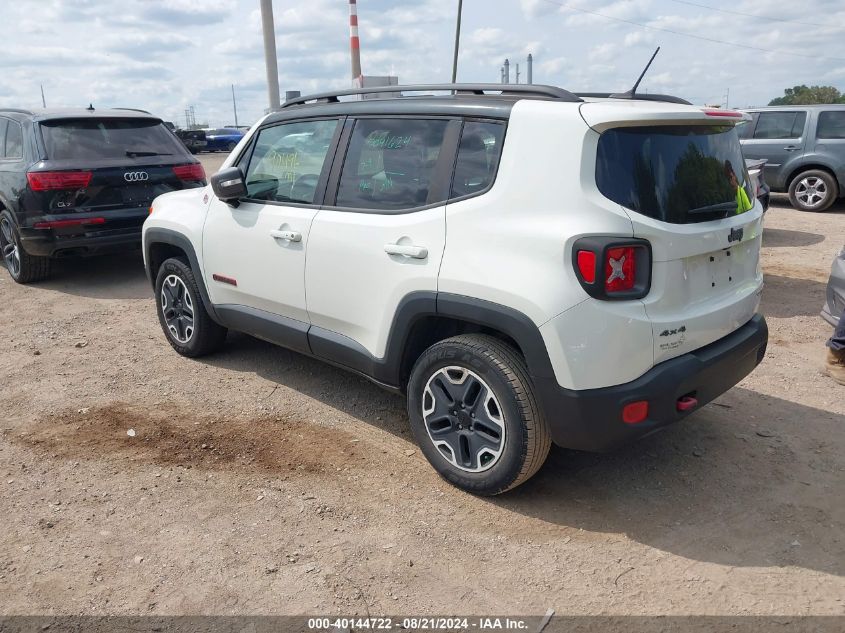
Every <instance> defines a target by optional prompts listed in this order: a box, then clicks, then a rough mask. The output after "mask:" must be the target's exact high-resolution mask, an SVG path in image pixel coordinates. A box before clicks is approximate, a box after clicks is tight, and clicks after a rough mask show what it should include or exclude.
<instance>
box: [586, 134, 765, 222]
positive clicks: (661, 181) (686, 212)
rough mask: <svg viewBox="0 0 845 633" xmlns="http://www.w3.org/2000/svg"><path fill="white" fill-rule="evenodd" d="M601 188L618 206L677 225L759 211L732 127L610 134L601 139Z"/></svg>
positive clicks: (598, 176)
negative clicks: (756, 209) (753, 210)
mask: <svg viewBox="0 0 845 633" xmlns="http://www.w3.org/2000/svg"><path fill="white" fill-rule="evenodd" d="M596 184H597V185H598V188H599V191H601V193H602V194H603V195H604V196H605V197H607V198H609V199H610V200H613V201H614V202H616V203H617V204H620V205H622V206H623V207H626V208H628V209H630V210H632V211H635V212H637V213H641V214H643V215H646V216H648V217H651V218H655V219H657V220H662V221H663V222H672V223H675V224H689V223H693V222H706V221H708V220H717V219H721V218H726V217H729V216H731V215H736V214H739V213H745V212H746V211H749V210H751V208H752V207H753V206H754V191H753V189H752V186H751V182H750V179H749V177H748V172H747V170H746V168H745V161H744V159H743V157H742V151H741V150H740V146H739V138H738V137H737V134H736V130H734V128H733V126H722V125H696V126H686V125H674V126H668V125H667V126H654V127H651V126H649V127H627V128H614V129H610V130H608V131H606V132H604V133H603V134H602V135H601V136H600V137H599V144H598V152H597V158H596Z"/></svg>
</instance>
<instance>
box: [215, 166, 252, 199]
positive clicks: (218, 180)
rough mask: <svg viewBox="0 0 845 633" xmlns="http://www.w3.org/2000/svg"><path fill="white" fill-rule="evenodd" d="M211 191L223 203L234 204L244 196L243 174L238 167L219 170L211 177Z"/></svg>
mask: <svg viewBox="0 0 845 633" xmlns="http://www.w3.org/2000/svg"><path fill="white" fill-rule="evenodd" d="M211 189H212V191H214V195H215V196H217V197H218V198H219V199H220V200H222V201H223V202H236V201H237V200H238V199H239V198H243V197H244V196H246V183H245V182H244V173H243V172H242V171H241V169H240V167H227V168H226V169H221V170H220V171H218V172H217V173H216V174H214V175H213V176H212V177H211Z"/></svg>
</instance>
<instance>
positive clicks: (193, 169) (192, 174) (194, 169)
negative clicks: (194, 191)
mask: <svg viewBox="0 0 845 633" xmlns="http://www.w3.org/2000/svg"><path fill="white" fill-rule="evenodd" d="M173 173H174V174H176V177H177V178H179V180H205V170H204V169H203V168H202V165H200V164H199V163H188V164H187V165H176V166H175V167H174V168H173Z"/></svg>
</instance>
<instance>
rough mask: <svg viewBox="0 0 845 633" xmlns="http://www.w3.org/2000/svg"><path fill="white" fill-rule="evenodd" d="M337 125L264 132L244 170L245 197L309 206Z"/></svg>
mask: <svg viewBox="0 0 845 633" xmlns="http://www.w3.org/2000/svg"><path fill="white" fill-rule="evenodd" d="M337 126H338V122H337V120H336V119H329V120H325V121H302V122H297V123H285V124H282V125H274V126H273V127H268V128H264V129H263V130H261V131H260V132H259V133H258V139H257V140H256V143H255V150H254V151H253V152H252V156H251V158H250V160H249V165H248V167H247V170H246V191H247V197H248V198H252V199H254V200H269V201H273V202H298V203H301V204H311V203H313V202H314V198H315V197H316V194H317V183H318V182H319V180H320V174H321V173H322V171H323V164H324V163H325V161H326V154H327V153H328V151H329V148H330V147H331V144H332V138H333V137H334V133H335V130H336V129H337Z"/></svg>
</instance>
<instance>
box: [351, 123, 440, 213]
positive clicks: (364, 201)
mask: <svg viewBox="0 0 845 633" xmlns="http://www.w3.org/2000/svg"><path fill="white" fill-rule="evenodd" d="M447 125H448V121H446V120H434V119H430V120H428V119H359V120H358V121H356V122H355V128H354V129H353V131H352V139H351V140H350V142H349V149H348V151H347V153H346V160H345V161H344V164H343V171H342V172H341V176H340V183H339V186H338V191H337V202H336V203H335V204H336V206H339V207H349V208H355V209H373V210H386V211H387V210H399V209H411V208H414V207H420V206H423V205H425V204H430V203H434V202H439V201H438V200H429V199H428V198H429V189H430V187H431V182H432V179H433V176H434V167H435V165H436V164H437V158H438V156H439V155H440V148H441V146H442V145H443V137H444V135H445V133H446V126H447Z"/></svg>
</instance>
